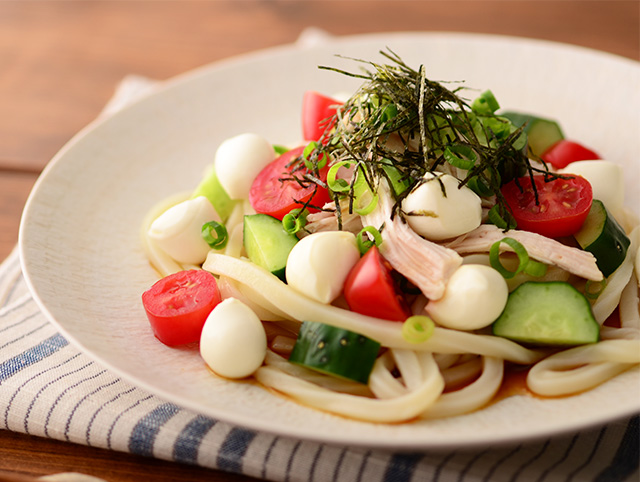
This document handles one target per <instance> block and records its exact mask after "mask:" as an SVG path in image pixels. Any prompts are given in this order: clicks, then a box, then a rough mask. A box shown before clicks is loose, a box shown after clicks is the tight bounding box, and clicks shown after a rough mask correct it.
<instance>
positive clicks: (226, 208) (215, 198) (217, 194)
mask: <svg viewBox="0 0 640 482" xmlns="http://www.w3.org/2000/svg"><path fill="white" fill-rule="evenodd" d="M198 196H204V197H206V198H207V199H208V200H209V202H210V203H211V204H213V207H214V209H215V210H216V212H217V213H218V216H220V219H221V220H222V222H223V223H225V222H226V221H227V219H229V215H230V214H231V211H233V208H234V207H235V205H236V203H237V201H234V200H233V199H231V198H230V197H229V195H228V194H227V192H226V191H225V190H224V188H223V187H222V184H220V181H219V180H218V176H217V175H216V170H215V168H214V167H213V165H211V166H209V169H207V172H206V173H205V175H204V177H203V179H202V181H200V184H198V186H197V187H196V189H195V191H193V194H192V195H191V199H193V198H196V197H198Z"/></svg>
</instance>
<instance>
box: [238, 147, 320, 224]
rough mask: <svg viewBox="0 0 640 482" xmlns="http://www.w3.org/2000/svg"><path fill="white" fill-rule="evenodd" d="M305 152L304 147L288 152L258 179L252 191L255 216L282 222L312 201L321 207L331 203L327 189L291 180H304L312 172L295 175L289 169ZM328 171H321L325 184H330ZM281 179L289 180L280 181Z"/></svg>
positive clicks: (252, 186) (271, 164) (251, 197)
mask: <svg viewBox="0 0 640 482" xmlns="http://www.w3.org/2000/svg"><path fill="white" fill-rule="evenodd" d="M303 151H304V147H298V148H296V149H292V150H290V151H287V152H285V153H284V154H282V155H281V156H280V157H278V158H277V159H276V160H275V161H273V162H271V163H270V164H268V165H267V167H265V168H264V169H263V170H262V171H261V172H260V174H258V175H257V176H256V178H255V180H254V181H253V184H252V185H251V190H250V191H249V202H250V203H251V206H253V209H255V210H256V212H258V213H262V214H268V215H270V216H273V217H274V218H277V219H282V218H283V217H284V216H285V214H287V213H289V211H291V210H292V209H296V208H300V207H302V206H301V203H306V202H307V201H309V200H310V202H311V204H313V205H315V206H318V207H322V206H323V205H324V204H325V203H327V202H329V201H330V200H331V198H330V196H329V192H328V190H327V189H324V188H321V187H320V186H318V185H317V184H315V183H313V182H310V181H303V182H302V184H301V183H300V182H297V181H295V180H293V179H291V178H292V176H295V177H296V178H297V179H301V180H302V179H303V175H304V174H305V173H307V172H309V171H308V170H307V169H306V168H302V169H300V170H299V171H296V172H293V173H292V172H291V170H292V169H293V167H292V166H287V165H288V164H289V163H290V162H292V161H294V160H295V159H296V158H297V157H299V156H300V155H302V152H303ZM328 170H329V167H328V166H326V167H324V168H323V169H321V170H320V179H321V180H322V181H326V180H327V171H328ZM281 179H289V180H282V181H281ZM314 191H315V195H314ZM309 211H311V212H315V211H317V209H309Z"/></svg>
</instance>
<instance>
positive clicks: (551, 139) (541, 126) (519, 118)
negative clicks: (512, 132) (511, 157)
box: [500, 112, 564, 156]
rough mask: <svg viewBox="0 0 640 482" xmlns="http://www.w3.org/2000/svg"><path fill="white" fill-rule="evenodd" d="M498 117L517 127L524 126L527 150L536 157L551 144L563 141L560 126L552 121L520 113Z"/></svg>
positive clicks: (505, 113)
mask: <svg viewBox="0 0 640 482" xmlns="http://www.w3.org/2000/svg"><path fill="white" fill-rule="evenodd" d="M500 115H501V116H502V117H506V118H507V119H509V120H510V121H511V123H512V124H513V125H515V126H517V127H520V126H522V125H525V124H526V126H525V128H524V132H525V133H526V134H527V138H528V142H529V150H530V151H531V152H532V153H533V154H535V155H537V156H541V155H542V154H543V153H544V152H545V151H546V150H547V149H548V148H549V147H551V146H552V145H553V144H555V143H556V142H558V141H561V140H562V139H564V134H563V133H562V129H561V128H560V125H559V124H558V123H557V122H555V121H553V120H550V119H545V118H543V117H537V116H534V115H530V114H523V113H520V112H504V113H501V114H500Z"/></svg>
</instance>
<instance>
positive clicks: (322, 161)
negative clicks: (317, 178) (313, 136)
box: [302, 141, 327, 170]
mask: <svg viewBox="0 0 640 482" xmlns="http://www.w3.org/2000/svg"><path fill="white" fill-rule="evenodd" d="M317 149H318V143H317V142H315V141H311V142H310V143H309V144H307V146H306V147H305V148H304V150H303V151H302V159H303V160H304V165H305V166H306V167H307V169H310V170H313V169H314V167H315V166H314V163H313V161H312V160H311V155H312V154H313V153H314V151H316V150H317ZM326 164H327V158H326V156H325V154H321V155H320V157H318V159H317V165H318V169H322V168H323V167H324V166H325V165H326Z"/></svg>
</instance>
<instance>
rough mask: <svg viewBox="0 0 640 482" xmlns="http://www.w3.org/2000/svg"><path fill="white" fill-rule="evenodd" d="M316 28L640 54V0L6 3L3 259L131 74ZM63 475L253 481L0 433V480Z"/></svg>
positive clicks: (1, 64)
mask: <svg viewBox="0 0 640 482" xmlns="http://www.w3.org/2000/svg"><path fill="white" fill-rule="evenodd" d="M310 26H314V27H318V28H322V29H324V30H326V31H328V32H329V33H331V34H335V35H347V34H358V33H368V32H385V31H457V32H480V33H492V34H504V35H515V36H521V37H529V38H537V39H544V40H552V41H558V42H565V43H571V44H575V45H581V46H585V47H590V48H595V49H599V50H603V51H606V52H610V53H613V54H617V55H621V56H624V57H628V58H631V59H634V60H638V59H639V58H640V2H638V1H637V0H630V1H615V0H611V1H597V0H587V1H570V0H567V1H545V0H539V1H506V0H503V1H483V0H477V1H455V0H449V1H419V0H414V1H391V0H387V1H373V0H358V1H355V0H354V1H348V0H347V1H344V0H335V1H332V0H325V1H312V0H309V1H291V0H290V1H281V0H270V1H266V0H265V1H250V0H244V1H222V0H219V1H202V0H198V1H135V2H134V1H118V2H111V1H29V2H22V1H12V0H5V1H1V2H0V259H3V258H4V257H6V256H7V255H8V254H9V253H10V251H11V249H12V248H13V247H14V245H15V243H16V242H17V236H18V235H17V233H18V225H19V220H20V214H21V212H22V209H23V206H24V203H25V201H26V199H27V197H28V194H29V191H30V189H31V187H32V186H33V184H34V182H35V181H36V179H37V176H38V174H39V173H40V172H41V170H42V169H43V168H44V166H45V165H46V164H47V162H48V161H49V160H50V159H51V157H52V156H53V155H54V154H55V153H56V152H57V151H58V150H59V149H60V148H61V147H62V146H63V145H64V144H65V142H67V141H68V140H69V139H70V138H71V137H72V136H73V135H74V134H75V133H76V132H77V131H78V130H80V129H81V128H82V127H83V126H84V125H86V124H87V123H88V122H90V121H91V120H92V119H93V118H95V116H96V115H97V114H98V113H99V112H100V110H101V108H102V107H103V105H104V104H105V102H106V101H107V100H108V99H109V98H110V96H111V95H112V94H113V92H114V88H115V86H116V85H117V83H118V81H119V80H120V79H122V77H123V76H125V75H126V74H130V73H136V74H141V75H145V76H149V77H152V78H156V79H167V78H169V77H172V76H174V75H177V74H180V73H182V72H184V71H186V70H189V69H192V68H195V67H198V66H200V65H203V64H207V63H210V62H214V61H216V60H219V59H223V58H226V57H230V56H233V55H237V54H241V53H245V52H249V51H252V50H256V49H262V48H266V47H271V46H275V45H280V44H284V43H288V42H292V41H294V40H295V39H296V38H297V37H298V36H299V35H300V33H301V32H302V31H303V30H304V29H305V28H306V27H310ZM381 47H383V46H381ZM532 68H535V66H532ZM68 471H76V472H83V473H85V474H90V475H94V476H96V477H101V478H104V479H106V480H108V481H109V482H119V481H134V480H136V481H139V480H153V481H160V482H162V481H169V480H181V481H182V480H183V481H192V480H193V481H195V480H204V479H207V480H217V481H240V480H252V479H250V478H248V477H243V476H237V475H234V474H227V473H223V472H218V471H213V470H207V469H202V468H197V467H189V466H184V465H179V464H174V463H170V462H164V461H158V460H154V459H145V458H142V457H138V456H133V455H128V454H121V453H117V452H109V451H106V450H100V449H94V448H88V447H84V446H78V445H71V444H67V443H62V442H57V441H53V440H46V439H39V438H35V437H30V436H26V435H22V434H14V433H10V432H6V431H0V482H1V481H20V480H32V479H31V478H32V477H36V476H40V475H46V474H53V473H58V472H68Z"/></svg>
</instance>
